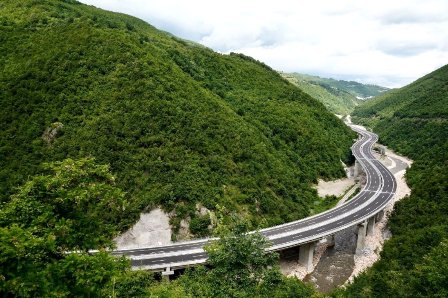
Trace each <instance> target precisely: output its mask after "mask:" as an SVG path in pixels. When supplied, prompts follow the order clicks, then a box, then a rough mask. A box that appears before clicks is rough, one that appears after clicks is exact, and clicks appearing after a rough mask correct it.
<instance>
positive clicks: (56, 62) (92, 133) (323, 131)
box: [0, 0, 354, 235]
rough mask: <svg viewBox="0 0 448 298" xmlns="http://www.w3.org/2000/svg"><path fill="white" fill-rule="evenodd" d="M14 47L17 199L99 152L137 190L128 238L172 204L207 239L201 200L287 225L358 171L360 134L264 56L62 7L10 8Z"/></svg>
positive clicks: (12, 137)
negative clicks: (58, 165)
mask: <svg viewBox="0 0 448 298" xmlns="http://www.w3.org/2000/svg"><path fill="white" fill-rule="evenodd" d="M0 52H1V53H2V54H1V55H0V65H1V68H2V69H1V71H0V90H1V92H0V119H1V120H0V121H1V123H2V129H1V130H0V140H1V143H0V156H1V159H0V194H1V200H2V201H4V202H6V201H8V200H10V195H11V193H13V192H14V189H15V187H17V186H18V185H21V184H23V183H24V182H25V181H26V180H27V179H28V177H30V176H31V175H35V174H38V173H41V172H42V171H43V168H42V167H41V165H42V163H43V162H51V161H61V160H64V159H65V158H67V157H71V158H73V159H75V160H76V159H79V158H84V157H93V158H95V162H96V163H97V164H110V166H111V171H112V172H113V173H115V174H116V176H117V178H116V180H115V183H116V184H117V186H118V187H119V188H121V189H122V190H124V191H126V193H127V195H126V200H127V207H126V209H125V210H124V211H123V212H122V213H117V214H112V215H110V214H108V218H113V221H114V223H113V224H114V225H115V227H116V229H117V230H123V229H125V228H126V227H128V226H129V225H130V224H132V223H133V222H135V220H136V219H137V218H138V215H139V213H140V212H141V211H143V210H145V208H151V207H153V206H156V205H161V206H162V207H163V208H164V209H165V210H166V211H173V213H172V214H173V218H172V225H173V226H174V227H175V228H176V227H178V226H179V222H180V220H181V219H184V218H188V217H190V218H191V220H192V222H195V227H196V229H195V230H193V231H192V232H194V233H196V234H197V235H202V234H207V233H208V232H209V231H207V230H206V229H207V225H208V223H207V222H208V219H207V218H202V217H201V218H198V216H199V215H198V213H197V212H196V210H197V208H200V206H201V205H202V206H205V207H207V208H208V209H210V210H215V209H216V208H217V206H218V205H219V206H220V208H221V207H222V208H224V210H227V211H228V212H232V211H235V212H237V213H238V214H240V215H241V216H242V217H245V218H246V219H247V220H248V221H249V222H251V223H252V227H263V226H268V225H273V224H279V223H283V222H286V221H290V220H293V219H298V218H302V217H305V216H307V215H309V214H310V212H311V211H312V210H311V208H312V207H311V206H314V205H315V204H318V203H319V201H317V200H318V197H317V194H316V192H315V190H313V189H312V188H311V187H310V184H311V183H313V182H316V180H317V178H319V177H321V178H335V177H341V176H343V175H344V171H343V168H342V167H341V163H340V160H343V161H347V159H348V158H349V156H350V150H349V148H350V145H351V143H352V139H353V137H354V134H353V133H352V132H351V131H350V130H349V129H348V128H347V127H346V126H345V125H344V124H343V123H342V122H341V121H339V120H338V119H337V118H336V117H335V116H334V115H332V114H330V113H329V112H328V111H327V110H326V109H325V107H324V106H323V105H322V104H321V103H319V102H318V101H317V100H315V99H313V98H311V97H310V96H308V95H307V94H305V93H303V92H302V91H301V90H300V89H298V88H297V87H295V86H293V85H292V84H290V83H289V82H287V81H286V80H284V79H283V78H282V77H281V76H280V75H279V74H277V73H276V72H275V71H273V70H272V69H271V68H270V67H268V66H266V65H264V64H262V63H260V62H258V61H256V60H254V59H252V58H250V57H246V56H244V55H241V54H230V55H221V54H218V53H215V52H213V51H212V50H210V49H207V48H204V47H202V46H198V45H195V44H194V43H191V42H187V41H184V40H181V39H178V38H176V37H173V36H172V35H169V34H167V33H164V32H162V31H159V30H157V29H155V28H154V27H152V26H151V25H148V24H147V23H145V22H143V21H141V20H139V19H136V18H133V17H130V16H127V15H123V14H118V13H111V12H107V11H103V10H100V9H97V8H94V7H91V6H87V5H84V4H80V3H78V2H76V1H55V0H34V1H16V0H7V1H2V2H1V3H0ZM224 214H226V213H225V212H224ZM204 229H205V230H204Z"/></svg>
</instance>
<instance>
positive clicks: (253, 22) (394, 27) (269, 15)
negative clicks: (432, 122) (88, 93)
mask: <svg viewBox="0 0 448 298" xmlns="http://www.w3.org/2000/svg"><path fill="white" fill-rule="evenodd" d="M81 1H82V2H84V3H87V4H92V5H95V6H97V7H100V8H104V9H108V10H113V11H119V12H123V13H128V14H130V15H134V16H137V17H139V18H142V19H144V20H145V21H147V22H148V23H150V24H152V25H154V26H156V27H158V28H160V29H162V30H166V31H169V32H171V33H173V34H175V35H178V36H180V37H183V38H186V39H191V40H194V41H197V42H199V43H202V44H204V45H206V46H208V47H211V48H212V49H214V50H216V51H220V52H224V53H227V52H230V51H234V52H242V53H244V54H247V55H250V56H253V57H254V58H256V59H259V60H261V61H263V62H265V63H266V64H268V65H270V66H272V67H273V68H275V69H277V70H283V71H297V72H304V73H310V74H317V75H323V76H331V77H335V78H344V79H353V80H359V81H362V82H368V83H376V84H381V85H385V86H389V87H396V86H401V85H404V84H407V83H409V82H411V81H412V80H415V79H417V78H418V77H420V76H422V75H424V74H426V73H428V72H431V71H432V70H434V69H436V68H438V67H440V66H442V65H444V64H447V63H448V1H446V0H394V1H390V0H388V1H386V0H379V1H357V0H340V1H329V0H313V1H286V0H277V1H254V0H246V1H237V0H227V1H219V2H218V1H200V0H197V1H195V0H190V1H180V0H177V1H176V0H164V1H151V0H146V1H145V0H81Z"/></svg>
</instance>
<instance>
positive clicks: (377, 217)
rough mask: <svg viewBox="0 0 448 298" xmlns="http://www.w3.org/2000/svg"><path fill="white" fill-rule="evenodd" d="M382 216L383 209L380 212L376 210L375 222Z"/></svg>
mask: <svg viewBox="0 0 448 298" xmlns="http://www.w3.org/2000/svg"><path fill="white" fill-rule="evenodd" d="M383 216H384V210H381V211H380V212H378V213H377V214H376V215H375V217H376V218H375V221H376V222H379V221H380V220H381V219H382V218H383Z"/></svg>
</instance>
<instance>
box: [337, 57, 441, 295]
mask: <svg viewBox="0 0 448 298" xmlns="http://www.w3.org/2000/svg"><path fill="white" fill-rule="evenodd" d="M353 115H354V116H355V117H353V119H354V120H355V121H357V122H361V123H364V124H366V125H368V126H370V127H372V128H373V129H374V131H375V132H377V133H378V134H379V135H380V141H381V142H382V143H385V144H386V145H389V146H390V147H391V148H393V149H395V150H396V151H398V152H400V153H402V154H405V155H408V156H409V157H411V158H412V159H413V160H414V164H413V165H412V168H411V169H410V170H408V172H407V174H406V180H407V182H408V184H409V185H410V187H411V190H412V193H411V195H410V197H409V198H405V199H403V200H402V201H400V202H399V203H398V204H397V205H396V208H395V210H394V212H393V214H392V217H391V219H390V229H391V231H392V234H393V237H392V239H391V240H389V241H388V242H386V245H385V247H384V251H383V252H382V253H381V260H380V261H379V262H378V263H376V264H375V265H374V266H373V268H371V269H370V270H368V272H367V273H366V274H363V275H361V277H359V278H358V279H356V280H355V283H354V284H353V285H352V286H350V287H349V288H348V293H347V292H342V294H341V295H342V296H350V297H356V296H359V297H409V296H414V297H447V296H448V266H447V264H448V263H447V261H446V256H447V254H448V216H447V215H448V66H444V67H442V68H440V69H438V70H436V71H434V72H432V73H430V74H428V75H426V76H424V77H423V78H421V79H419V80H417V81H415V82H414V83H412V84H410V85H408V86H406V87H403V88H401V89H398V90H395V91H393V92H390V93H388V94H386V95H384V96H381V97H378V98H375V99H374V100H372V101H369V102H366V103H365V104H364V105H362V106H361V107H359V108H358V109H356V110H355V112H354V114H353Z"/></svg>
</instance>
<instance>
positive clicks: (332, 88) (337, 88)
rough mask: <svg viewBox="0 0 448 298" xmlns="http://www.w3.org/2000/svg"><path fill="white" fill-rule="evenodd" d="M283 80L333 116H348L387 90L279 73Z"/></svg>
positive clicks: (354, 83) (316, 77)
mask: <svg viewBox="0 0 448 298" xmlns="http://www.w3.org/2000/svg"><path fill="white" fill-rule="evenodd" d="M281 74H282V76H283V77H284V78H286V79H287V80H288V81H290V82H291V83H293V84H294V85H296V86H298V87H299V88H300V89H302V90H303V91H304V92H305V93H307V94H309V95H310V96H312V97H313V98H316V99H318V100H319V101H320V102H322V103H323V104H324V105H325V107H326V108H327V109H328V110H330V111H331V112H333V113H335V114H340V115H348V114H350V113H351V112H353V110H354V109H355V108H356V107H357V106H358V105H359V104H362V103H363V102H364V101H365V100H367V99H369V98H371V97H374V96H377V95H380V94H382V93H383V92H386V91H388V90H389V89H388V88H385V87H380V86H376V85H367V84H361V83H358V82H354V81H344V80H335V79H327V78H321V77H318V76H310V75H305V74H300V73H281Z"/></svg>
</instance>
